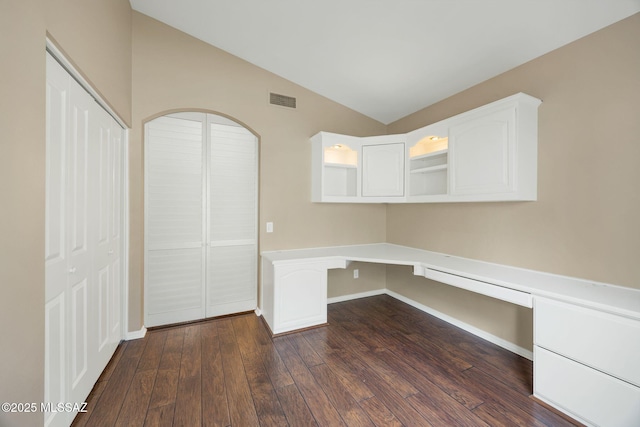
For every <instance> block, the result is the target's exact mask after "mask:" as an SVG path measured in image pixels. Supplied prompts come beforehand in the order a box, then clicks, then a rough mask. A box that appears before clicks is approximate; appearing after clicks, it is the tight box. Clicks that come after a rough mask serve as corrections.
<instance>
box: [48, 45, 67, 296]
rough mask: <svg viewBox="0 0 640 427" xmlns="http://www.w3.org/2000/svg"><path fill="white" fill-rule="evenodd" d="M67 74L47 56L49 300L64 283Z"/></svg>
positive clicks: (61, 290) (60, 290)
mask: <svg viewBox="0 0 640 427" xmlns="http://www.w3.org/2000/svg"><path fill="white" fill-rule="evenodd" d="M69 79H70V77H69V75H68V74H67V73H66V71H65V70H64V69H63V68H62V67H61V66H60V65H59V64H58V63H57V62H56V60H55V59H53V58H52V57H50V56H49V55H47V85H46V90H47V94H46V99H47V100H46V114H47V125H46V151H47V155H46V172H45V173H46V199H45V218H46V223H45V273H46V280H45V299H46V301H52V300H53V299H54V298H56V297H57V296H59V295H60V294H61V293H62V292H64V291H65V289H66V284H67V275H68V271H67V249H66V248H67V238H66V235H67V233H66V230H67V224H66V215H67V176H66V171H67V169H68V162H67V150H68V148H67V134H68V124H67V118H68V115H69Z"/></svg>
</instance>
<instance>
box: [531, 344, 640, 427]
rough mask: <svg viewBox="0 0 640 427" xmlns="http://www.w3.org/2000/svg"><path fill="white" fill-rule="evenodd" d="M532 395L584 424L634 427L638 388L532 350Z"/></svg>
mask: <svg viewBox="0 0 640 427" xmlns="http://www.w3.org/2000/svg"><path fill="white" fill-rule="evenodd" d="M533 357H534V361H535V368H534V394H535V396H536V397H538V398H540V399H542V400H544V401H546V402H548V403H550V404H552V405H553V406H555V407H557V408H558V409H560V410H562V411H563V412H566V413H568V414H570V415H572V416H574V417H577V418H578V419H579V420H581V421H583V422H586V423H587V424H591V425H595V426H607V427H637V426H638V424H639V423H640V388H638V387H635V386H633V385H631V384H629V383H626V382H624V381H620V380H618V379H616V378H614V377H611V376H609V375H607V374H604V373H602V372H599V371H596V370H595V369H591V368H589V367H587V366H585V365H582V364H580V363H577V362H574V361H572V360H569V359H567V358H566V357H563V356H560V355H557V354H555V353H553V352H550V351H547V350H545V349H543V348H540V347H537V346H536V347H534V355H533Z"/></svg>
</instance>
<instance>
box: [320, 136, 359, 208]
mask: <svg viewBox="0 0 640 427" xmlns="http://www.w3.org/2000/svg"><path fill="white" fill-rule="evenodd" d="M311 141H312V144H313V145H312V162H311V173H312V176H313V179H312V188H311V200H312V201H314V202H356V201H358V199H359V196H360V173H359V170H360V159H361V155H360V147H361V143H360V138H357V137H353V136H347V135H339V134H335V133H329V132H320V133H318V134H317V135H315V136H314V137H313V138H312V139H311Z"/></svg>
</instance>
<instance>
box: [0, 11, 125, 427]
mask: <svg viewBox="0 0 640 427" xmlns="http://www.w3.org/2000/svg"><path fill="white" fill-rule="evenodd" d="M52 6H53V7H52ZM92 8H95V9H92ZM90 9H92V10H93V12H90ZM67 16H68V17H69V18H67ZM130 19H131V10H130V8H129V2H128V1H127V0H118V1H114V0H100V1H92V2H82V1H73V2H71V1H64V2H63V1H57V0H56V1H51V0H47V1H44V0H39V1H37V0H33V1H2V2H0V28H2V37H1V38H0V56H1V57H2V67H1V70H2V72H1V73H0V74H1V75H2V78H1V79H0V129H2V132H3V134H2V139H1V142H0V146H1V148H2V155H0V194H1V195H2V202H1V205H0V236H2V237H1V238H0V289H1V290H2V297H0V333H1V336H2V346H1V347H2V350H1V351H0V400H1V401H2V402H6V401H9V402H37V403H39V402H42V401H43V398H44V264H43V253H44V201H45V39H46V35H47V32H49V33H50V35H51V36H52V37H53V38H55V39H56V40H57V41H58V42H59V45H60V47H61V48H62V49H63V50H64V51H65V52H67V53H69V54H71V55H73V57H72V59H73V61H74V63H75V64H76V65H78V66H79V67H80V70H81V71H82V73H83V75H84V76H85V77H86V78H87V79H88V80H89V81H91V82H92V83H94V84H95V85H96V89H98V90H99V91H100V92H101V93H102V94H103V95H104V97H105V98H106V99H107V100H109V101H110V103H111V104H112V106H113V107H114V108H115V109H116V111H118V113H120V114H121V115H122V117H123V119H125V120H130V105H131V90H130V86H131V68H130V61H131V59H130V58H131V41H130V40H131V39H130ZM114 29H115V30H116V31H115V32H114V31H113V30H114ZM42 422H43V414H42V413H34V414H7V413H4V412H0V425H2V426H21V427H22V426H32V425H33V426H41V425H42Z"/></svg>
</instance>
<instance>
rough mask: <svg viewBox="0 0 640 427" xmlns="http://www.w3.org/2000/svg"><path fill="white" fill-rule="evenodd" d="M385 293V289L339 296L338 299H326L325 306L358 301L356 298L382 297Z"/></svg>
mask: <svg viewBox="0 0 640 427" xmlns="http://www.w3.org/2000/svg"><path fill="white" fill-rule="evenodd" d="M386 293H387V290H386V289H377V290H375V291H367V292H360V293H357V294H350V295H340V296H339V297H332V298H328V299H327V304H333V303H336V302H343V301H349V300H352V299H358V298H366V297H373V296H376V295H384V294H386Z"/></svg>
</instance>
